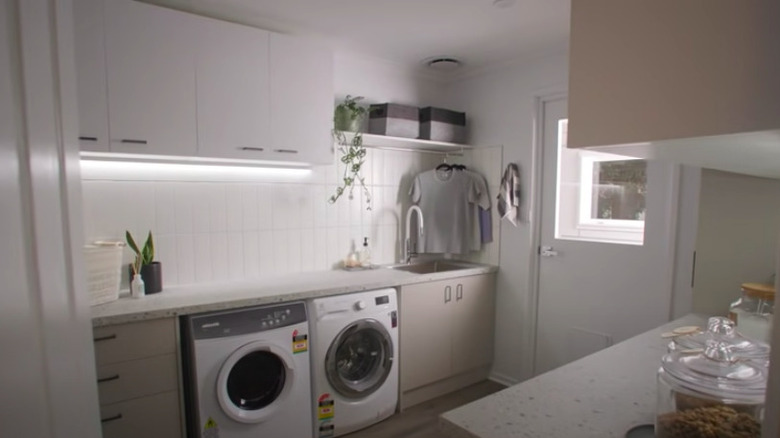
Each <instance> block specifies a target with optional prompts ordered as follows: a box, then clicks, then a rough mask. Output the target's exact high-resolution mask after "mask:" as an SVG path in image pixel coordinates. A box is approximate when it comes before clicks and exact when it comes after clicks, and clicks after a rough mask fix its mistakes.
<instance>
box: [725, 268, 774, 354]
mask: <svg viewBox="0 0 780 438" xmlns="http://www.w3.org/2000/svg"><path fill="white" fill-rule="evenodd" d="M774 309H775V287H774V286H773V285H771V284H761V283H743V284H742V296H740V298H739V299H738V300H737V301H734V302H733V303H732V304H731V306H730V307H729V318H731V320H732V321H734V323H735V324H736V325H737V330H738V331H739V332H740V333H742V334H743V335H745V336H747V337H749V338H753V339H757V340H759V341H763V342H769V335H770V333H772V320H773V316H774Z"/></svg>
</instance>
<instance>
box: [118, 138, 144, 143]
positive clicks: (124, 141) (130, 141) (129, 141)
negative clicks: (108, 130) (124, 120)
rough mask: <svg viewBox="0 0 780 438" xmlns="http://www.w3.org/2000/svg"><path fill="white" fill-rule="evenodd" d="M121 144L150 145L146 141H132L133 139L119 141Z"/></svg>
mask: <svg viewBox="0 0 780 438" xmlns="http://www.w3.org/2000/svg"><path fill="white" fill-rule="evenodd" d="M119 142H120V143H125V144H148V143H149V142H148V141H146V140H135V139H132V138H123V139H121V140H119Z"/></svg>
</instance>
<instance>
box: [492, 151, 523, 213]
mask: <svg viewBox="0 0 780 438" xmlns="http://www.w3.org/2000/svg"><path fill="white" fill-rule="evenodd" d="M497 199H498V203H497V204H498V205H497V206H496V208H497V209H498V214H499V216H500V217H501V219H509V222H511V223H512V225H514V226H517V221H518V218H519V217H520V169H519V168H518V167H517V164H515V163H509V164H508V165H507V166H506V170H505V171H504V177H503V178H501V186H500V188H499V190H498V197H497Z"/></svg>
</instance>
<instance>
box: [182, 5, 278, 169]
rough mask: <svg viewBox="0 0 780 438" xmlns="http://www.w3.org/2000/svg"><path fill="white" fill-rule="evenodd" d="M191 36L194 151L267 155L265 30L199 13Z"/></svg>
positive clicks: (207, 154)
mask: <svg viewBox="0 0 780 438" xmlns="http://www.w3.org/2000/svg"><path fill="white" fill-rule="evenodd" d="M197 41H198V44H197V67H196V73H197V97H198V155H199V156H201V157H220V158H239V159H253V160H265V159H270V156H271V151H270V150H271V147H270V144H269V141H268V139H269V138H270V133H269V128H268V127H269V114H270V110H271V108H270V102H269V100H270V99H269V80H268V45H269V32H267V31H264V30H260V29H254V28H251V27H246V26H239V25H236V24H232V23H227V22H224V21H219V20H212V19H208V18H201V19H199V20H198V25H197Z"/></svg>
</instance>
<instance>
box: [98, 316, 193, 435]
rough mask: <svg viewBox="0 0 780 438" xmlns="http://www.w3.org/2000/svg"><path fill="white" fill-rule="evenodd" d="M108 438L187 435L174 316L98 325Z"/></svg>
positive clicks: (102, 400) (103, 413)
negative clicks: (182, 405) (184, 424)
mask: <svg viewBox="0 0 780 438" xmlns="http://www.w3.org/2000/svg"><path fill="white" fill-rule="evenodd" d="M93 337H94V342H95V361H96V365H97V380H98V395H99V398H100V423H101V426H102V428H103V436H104V437H105V438H124V437H140V436H143V437H147V438H158V437H159V438H173V437H181V436H182V426H181V424H182V421H181V419H182V416H181V403H180V397H179V374H178V369H179V364H178V360H177V354H176V321H175V319H174V318H168V319H159V320H152V321H144V322H136V323H129V324H118V325H113V326H105V327H98V328H95V329H94V330H93Z"/></svg>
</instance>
